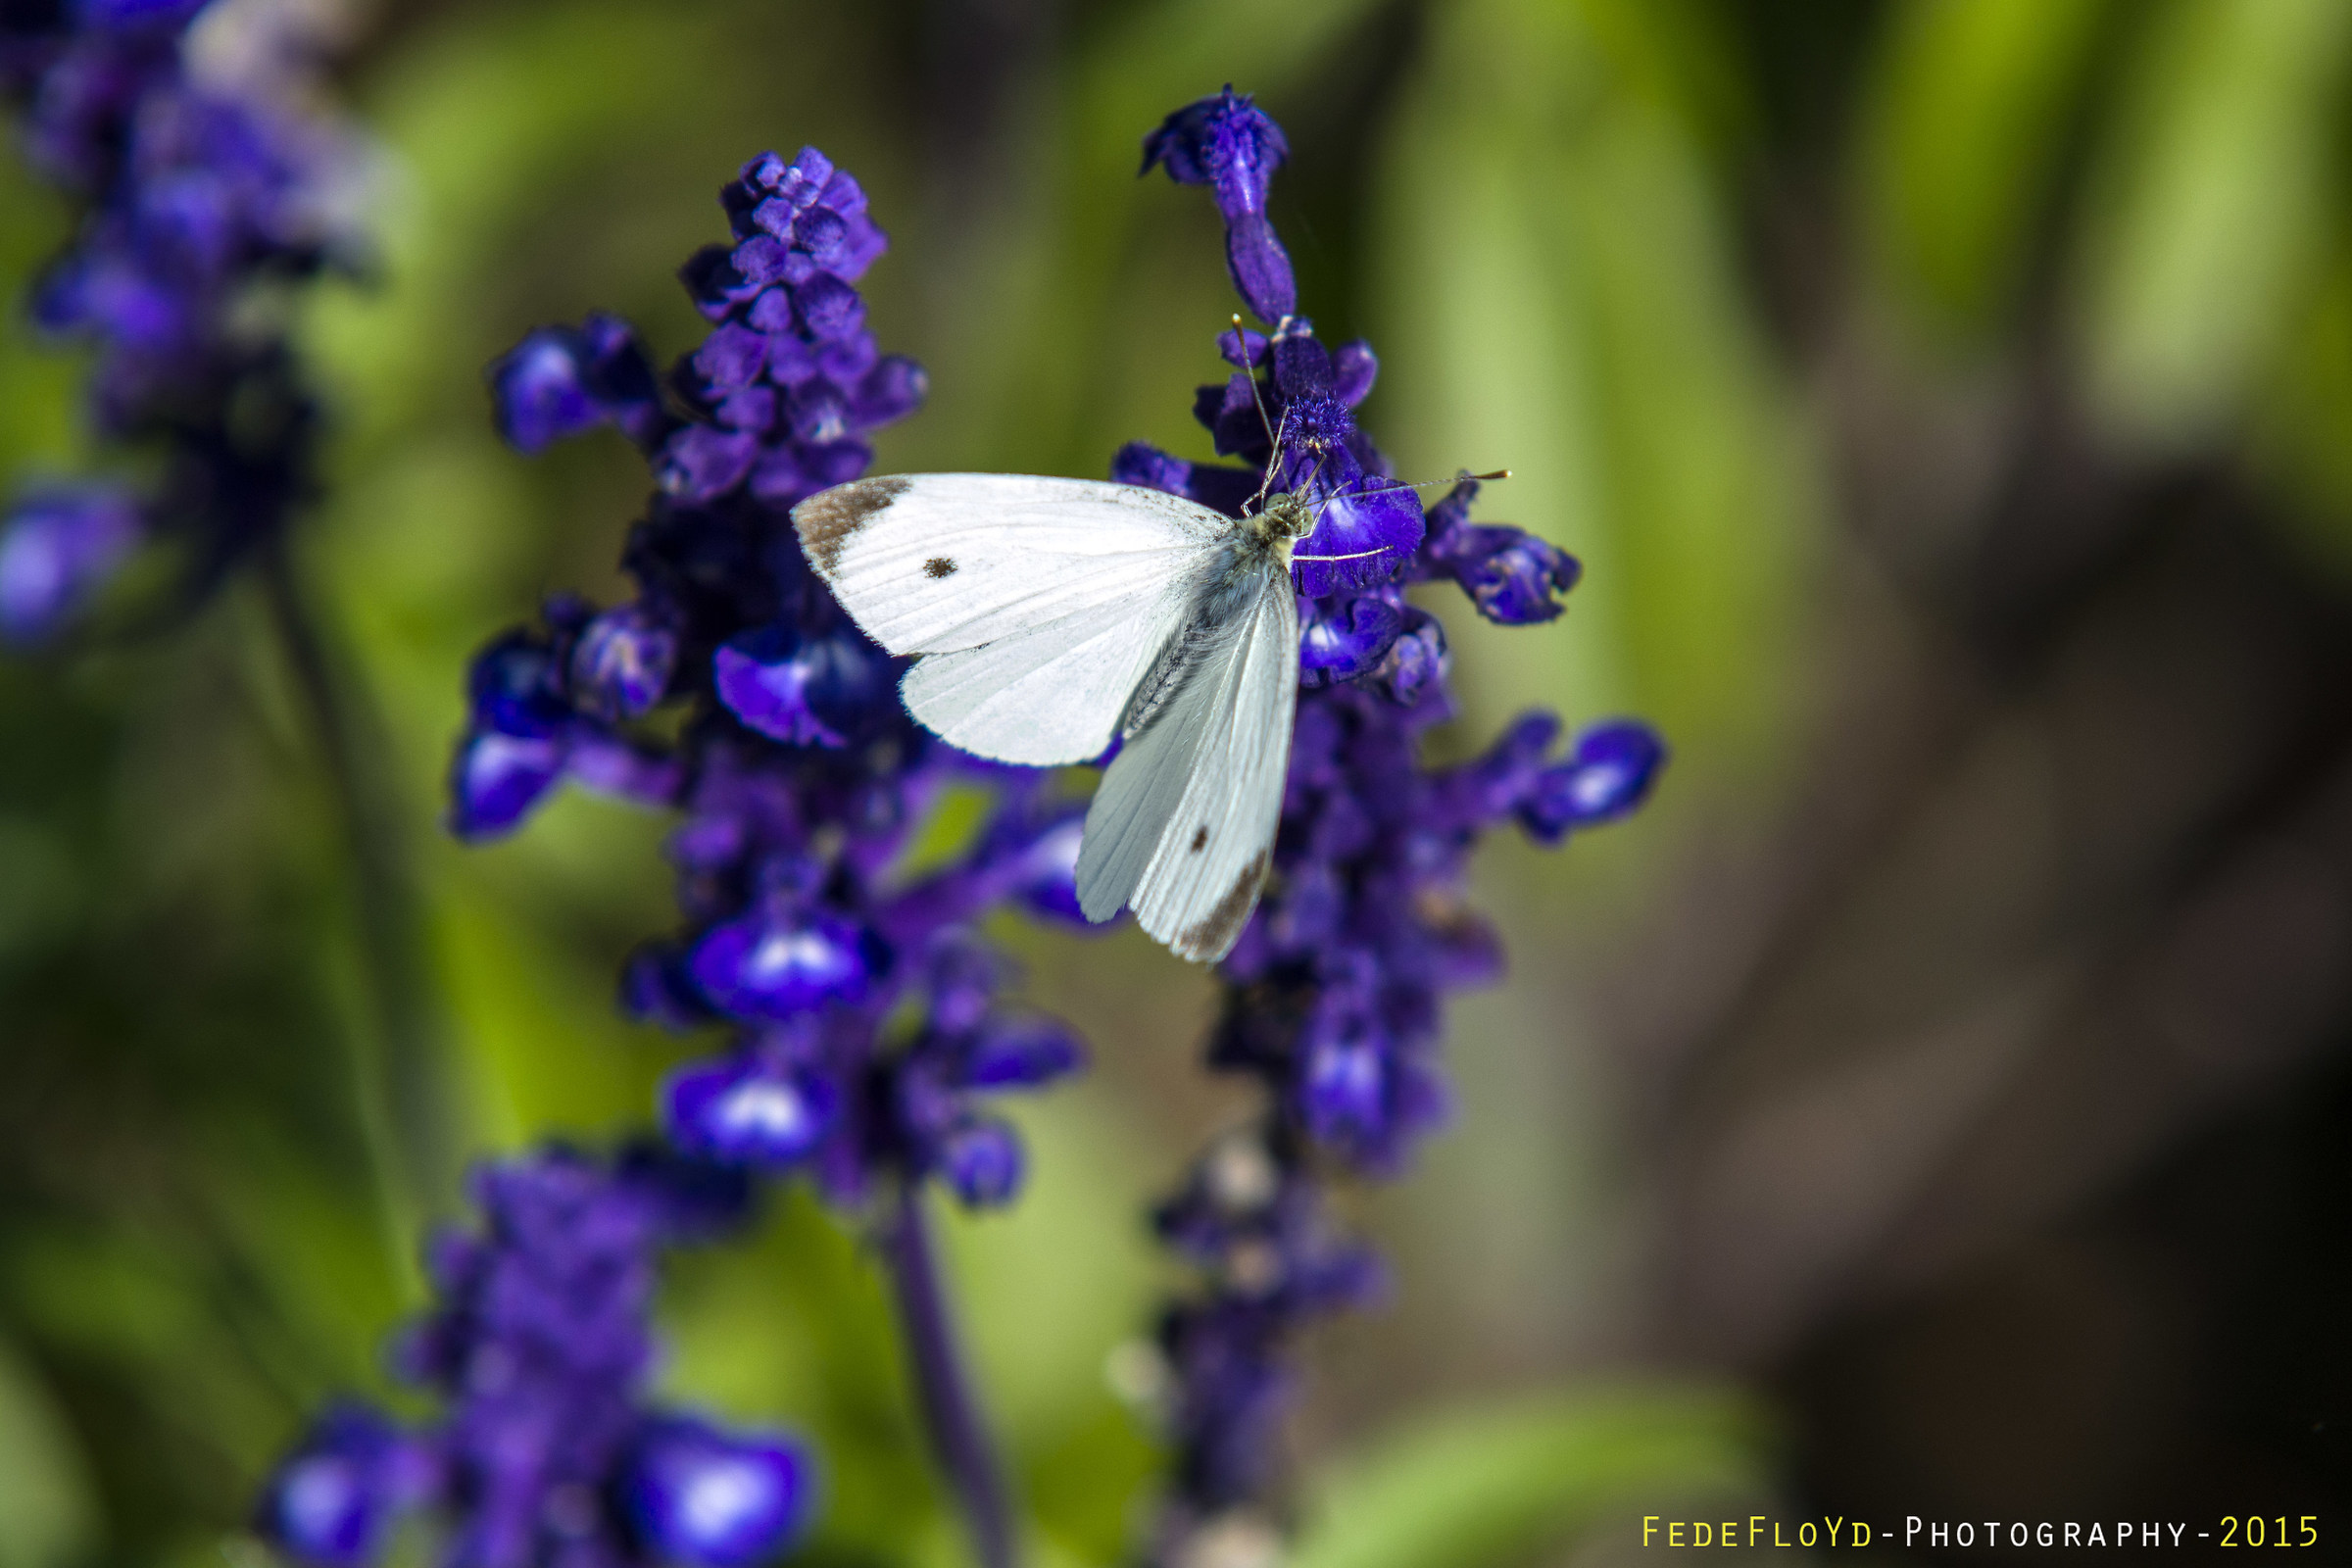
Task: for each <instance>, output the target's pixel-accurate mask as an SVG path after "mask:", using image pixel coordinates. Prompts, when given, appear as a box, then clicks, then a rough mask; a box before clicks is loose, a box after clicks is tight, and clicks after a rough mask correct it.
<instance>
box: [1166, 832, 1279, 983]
mask: <svg viewBox="0 0 2352 1568" xmlns="http://www.w3.org/2000/svg"><path fill="white" fill-rule="evenodd" d="M1271 853H1272V852H1271V851H1270V850H1260V851H1258V852H1257V858H1255V859H1253V860H1251V861H1250V863H1249V864H1248V865H1246V866H1244V867H1242V874H1241V875H1240V876H1238V877H1236V878H1234V882H1233V886H1232V887H1230V888H1228V889H1226V890H1225V896H1224V897H1223V898H1221V899H1219V900H1218V901H1217V907H1215V908H1213V909H1211V910H1209V911H1208V913H1207V914H1205V915H1203V916H1201V919H1200V921H1199V922H1198V923H1197V924H1194V925H1191V926H1188V927H1186V929H1185V931H1184V933H1183V934H1182V935H1181V936H1179V937H1178V938H1177V939H1176V951H1177V952H1178V953H1180V954H1182V955H1183V956H1186V957H1188V958H1191V959H1193V960H1194V961H1195V962H1197V963H1204V962H1213V961H1214V960H1216V959H1218V958H1222V957H1223V956H1225V954H1226V950H1228V949H1229V948H1231V947H1232V946H1233V939H1234V938H1235V937H1237V936H1239V935H1241V931H1242V922H1243V921H1245V920H1247V919H1249V918H1250V910H1251V909H1254V908H1256V907H1257V892H1258V889H1259V888H1261V887H1263V886H1264V885H1265V881H1266V864H1267V860H1268V858H1269V857H1270V855H1271Z"/></svg>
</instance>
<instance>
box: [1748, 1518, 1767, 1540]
mask: <svg viewBox="0 0 2352 1568" xmlns="http://www.w3.org/2000/svg"><path fill="white" fill-rule="evenodd" d="M1763 1526H1764V1516H1763V1515H1762V1514H1760V1513H1751V1514H1749V1515H1748V1516H1747V1544H1749V1545H1751V1546H1752V1545H1754V1544H1756V1533H1757V1532H1758V1531H1759V1530H1761V1529H1762V1528H1763Z"/></svg>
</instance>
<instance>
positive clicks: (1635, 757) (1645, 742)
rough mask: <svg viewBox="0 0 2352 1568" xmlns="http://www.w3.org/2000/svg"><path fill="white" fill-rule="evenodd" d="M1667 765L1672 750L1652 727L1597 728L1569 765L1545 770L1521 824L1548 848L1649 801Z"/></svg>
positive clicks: (1623, 723)
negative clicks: (1650, 790) (1568, 836)
mask: <svg viewBox="0 0 2352 1568" xmlns="http://www.w3.org/2000/svg"><path fill="white" fill-rule="evenodd" d="M1665 762H1666V745H1665V743H1664V742H1663V741H1661V740H1659V739H1658V735H1657V732H1656V731H1655V730H1653V729H1651V728H1650V727H1649V726H1648V725H1647V724H1643V723H1642V722H1640V721H1638V720H1635V719H1616V720H1612V721H1611V722H1608V723H1605V724H1596V725H1594V726H1593V728H1591V729H1588V730H1586V731H1585V732H1584V733H1583V734H1582V735H1580V736H1578V737H1577V741H1576V748H1575V750H1574V751H1573V752H1571V753H1570V754H1569V757H1568V760H1567V761H1566V762H1565V763H1563V764H1561V765H1560V766H1557V767H1552V768H1546V769H1545V770H1544V773H1543V775H1542V777H1541V779H1540V780H1539V781H1538V782H1537V784H1536V788H1535V791H1534V794H1533V796H1532V798H1531V799H1530V800H1529V801H1528V802H1527V804H1526V805H1525V806H1523V807H1522V808H1521V809H1520V813H1519V815H1520V820H1521V821H1522V822H1523V823H1525V824H1526V827H1527V830H1528V832H1529V833H1531V834H1532V835H1534V836H1535V837H1536V839H1538V840H1539V841H1540V842H1542V843H1545V844H1554V843H1557V842H1559V840H1560V839H1561V838H1563V837H1565V836H1566V835H1567V834H1568V833H1569V832H1570V831H1571V830H1572V829H1575V828H1582V827H1591V826H1593V824H1594V823H1598V822H1608V821H1613V820H1615V819H1616V818H1618V817H1621V816H1623V815H1625V814H1626V813H1627V812H1629V811H1631V810H1633V809H1635V808H1636V807H1638V806H1640V805H1641V804H1642V801H1643V800H1644V799H1646V798H1647V796H1648V794H1649V789H1650V785H1651V784H1652V783H1654V782H1655V781H1656V779H1657V775H1658V769H1659V768H1661V767H1663V766H1664V765H1665Z"/></svg>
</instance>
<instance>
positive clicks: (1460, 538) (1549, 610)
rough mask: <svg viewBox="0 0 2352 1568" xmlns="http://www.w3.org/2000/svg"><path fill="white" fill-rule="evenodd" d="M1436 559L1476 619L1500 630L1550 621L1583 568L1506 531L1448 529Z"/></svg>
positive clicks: (1547, 545)
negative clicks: (1467, 599)
mask: <svg viewBox="0 0 2352 1568" xmlns="http://www.w3.org/2000/svg"><path fill="white" fill-rule="evenodd" d="M1433 554H1435V555H1436V556H1437V559H1438V561H1439V562H1440V564H1441V565H1442V567H1443V569H1445V570H1446V572H1447V573H1449V574H1450V575H1451V576H1452V577H1453V578H1454V580H1455V581H1457V582H1459V583H1460V584H1461V585H1462V588H1463V590H1464V591H1465V592H1467V593H1468V594H1469V595H1470V600H1471V603H1473V604H1475V605H1477V606H1478V612H1479V613H1480V614H1482V615H1484V616H1486V617H1487V618H1488V619H1489V620H1492V621H1497V622H1499V623H1501V624H1503V625H1505V626H1523V625H1527V624H1529V623H1531V622H1535V621H1544V620H1550V619H1553V618H1554V617H1555V616H1557V615H1558V614H1559V613H1560V611H1561V608H1562V607H1561V605H1560V603H1559V596H1560V595H1562V594H1565V593H1566V592H1567V591H1568V590H1569V589H1571V588H1573V587H1575V586H1576V581H1577V578H1578V577H1580V576H1582V575H1583V573H1584V567H1583V566H1582V565H1581V564H1579V563H1578V562H1577V559H1576V558H1575V557H1574V556H1572V555H1570V554H1568V552H1566V551H1565V550H1562V549H1560V548H1559V547H1558V546H1556V545H1553V544H1551V543H1549V542H1548V541H1546V540H1543V539H1539V538H1537V537H1536V536H1535V535H1534V534H1531V533H1527V532H1524V531H1522V530H1520V529H1517V528H1510V527H1471V526H1466V525H1465V526H1461V527H1456V528H1453V529H1450V530H1449V531H1448V532H1447V533H1446V537H1445V539H1444V541H1443V543H1442V545H1441V547H1440V548H1439V550H1438V551H1436V552H1433Z"/></svg>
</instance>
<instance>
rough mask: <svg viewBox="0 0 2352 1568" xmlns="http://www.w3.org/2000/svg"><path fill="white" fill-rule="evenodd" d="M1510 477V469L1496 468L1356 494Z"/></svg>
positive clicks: (1375, 494)
mask: <svg viewBox="0 0 2352 1568" xmlns="http://www.w3.org/2000/svg"><path fill="white" fill-rule="evenodd" d="M1510 476H1511V470H1510V469H1508V468H1496V469H1495V471H1494V472H1493V473H1462V474H1456V475H1454V477H1452V478H1450V479H1419V480H1415V481H1414V482H1413V483H1411V484H1384V485H1382V486H1381V487H1380V488H1379V489H1377V490H1358V491H1357V492H1356V494H1357V495H1359V496H1385V495H1387V494H1388V493H1389V492H1390V491H1392V490H1426V489H1428V488H1429V487H1430V486H1431V485H1433V484H1460V483H1461V482H1462V481H1463V480H1465V479H1476V480H1478V481H1480V482H1481V483H1485V482H1487V481H1489V480H1494V479H1508V478H1509V477H1510Z"/></svg>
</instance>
